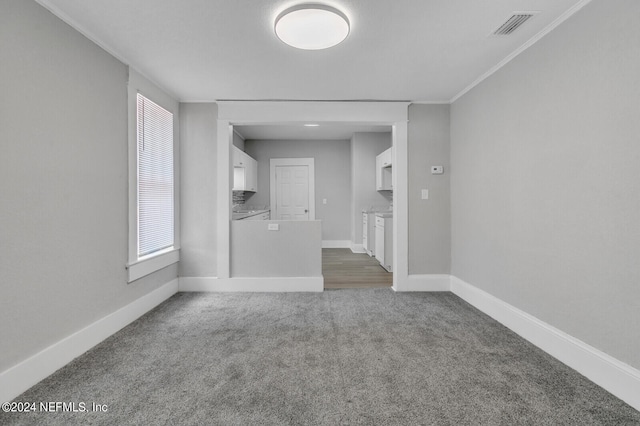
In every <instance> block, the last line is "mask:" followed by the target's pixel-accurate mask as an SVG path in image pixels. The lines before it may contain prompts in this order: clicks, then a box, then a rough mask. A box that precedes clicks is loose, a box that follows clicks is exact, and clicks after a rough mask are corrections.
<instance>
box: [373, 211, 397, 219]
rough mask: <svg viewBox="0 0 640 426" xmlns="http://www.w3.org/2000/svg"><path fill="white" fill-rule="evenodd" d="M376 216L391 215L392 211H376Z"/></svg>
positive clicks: (384, 216)
mask: <svg viewBox="0 0 640 426" xmlns="http://www.w3.org/2000/svg"><path fill="white" fill-rule="evenodd" d="M376 216H378V217H383V218H386V217H393V212H376Z"/></svg>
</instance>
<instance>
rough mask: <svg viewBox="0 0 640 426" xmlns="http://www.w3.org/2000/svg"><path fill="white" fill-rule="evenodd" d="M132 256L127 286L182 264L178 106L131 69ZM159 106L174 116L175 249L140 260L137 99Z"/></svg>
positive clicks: (129, 108) (129, 98)
mask: <svg viewBox="0 0 640 426" xmlns="http://www.w3.org/2000/svg"><path fill="white" fill-rule="evenodd" d="M127 90H128V115H129V137H128V140H129V151H128V154H129V221H128V222H129V255H128V263H127V265H126V267H127V270H128V282H132V281H135V280H137V279H139V278H142V277H144V276H146V275H149V274H151V273H153V272H155V271H158V270H160V269H162V268H165V267H167V266H169V265H171V264H174V263H176V262H178V261H179V260H180V226H179V224H180V211H179V202H178V201H179V199H180V193H179V188H180V182H179V180H180V179H179V177H180V170H179V164H180V150H179V134H180V132H179V128H178V124H179V111H180V110H179V103H178V102H177V101H176V100H175V99H173V98H172V97H170V96H169V95H167V94H166V93H164V92H163V91H162V90H160V89H159V88H158V87H157V86H155V85H154V84H153V83H151V82H150V81H149V80H147V79H146V78H144V77H143V76H142V75H140V74H139V73H138V72H136V71H135V70H133V69H129V84H128V88H127ZM138 93H140V94H141V95H143V96H144V97H146V98H147V99H149V100H151V101H153V102H155V103H156V104H158V105H160V106H161V107H162V108H164V109H166V110H167V111H169V112H171V113H172V114H173V186H174V187H173V202H174V215H173V234H174V242H173V247H169V248H167V249H165V250H161V251H158V252H155V253H151V254H149V255H146V256H142V257H138V134H137V120H138V116H137V112H138V109H137V95H138Z"/></svg>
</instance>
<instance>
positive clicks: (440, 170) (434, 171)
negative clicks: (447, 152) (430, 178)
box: [431, 166, 444, 175]
mask: <svg viewBox="0 0 640 426" xmlns="http://www.w3.org/2000/svg"><path fill="white" fill-rule="evenodd" d="M442 173H444V168H443V167H442V166H431V174H432V175H441V174H442Z"/></svg>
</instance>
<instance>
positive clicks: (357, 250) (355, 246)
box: [351, 244, 367, 253]
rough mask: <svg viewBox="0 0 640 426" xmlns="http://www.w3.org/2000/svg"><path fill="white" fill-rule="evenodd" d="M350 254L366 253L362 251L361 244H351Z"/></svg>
mask: <svg viewBox="0 0 640 426" xmlns="http://www.w3.org/2000/svg"><path fill="white" fill-rule="evenodd" d="M351 252H352V253H366V252H367V251H366V250H365V249H364V246H363V245H362V244H351Z"/></svg>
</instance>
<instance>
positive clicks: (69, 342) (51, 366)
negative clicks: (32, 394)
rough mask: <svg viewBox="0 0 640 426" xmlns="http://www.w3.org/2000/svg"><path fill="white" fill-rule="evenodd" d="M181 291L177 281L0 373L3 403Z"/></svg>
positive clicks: (0, 400)
mask: <svg viewBox="0 0 640 426" xmlns="http://www.w3.org/2000/svg"><path fill="white" fill-rule="evenodd" d="M177 292H178V279H177V278H176V279H174V280H173V281H171V282H169V283H167V284H165V285H163V286H162V287H160V288H158V289H156V290H154V291H152V292H151V293H148V294H146V295H144V296H142V297H141V298H139V299H137V300H135V301H133V302H131V303H129V304H128V305H126V306H124V307H122V308H120V309H118V310H117V311H115V312H113V313H111V314H109V315H107V316H106V317H104V318H101V319H99V320H98V321H96V322H94V323H93V324H90V325H88V326H87V327H85V328H83V329H82V330H80V331H77V332H75V333H73V334H72V335H70V336H67V337H65V338H64V339H62V340H60V341H59V342H56V343H54V344H53V345H51V346H49V347H48V348H46V349H43V350H42V351H40V352H38V353H37V354H35V355H33V356H31V357H30V358H27V359H26V360H24V361H22V362H21V363H19V364H17V365H15V366H13V367H11V368H9V369H8V370H6V371H3V372H2V373H0V402H5V401H11V400H12V399H13V398H15V397H17V396H18V395H20V394H21V393H22V392H24V391H26V390H27V389H29V388H30V387H32V386H33V385H35V384H36V383H38V382H40V381H41V380H43V379H45V378H46V377H48V376H50V375H51V374H53V373H54V372H55V371H56V370H58V369H60V368H62V367H64V366H65V365H66V364H68V363H69V362H71V361H73V359H75V358H77V357H78V356H80V355H82V354H83V353H85V352H86V351H88V350H89V349H91V348H92V347H94V346H95V345H97V344H98V343H100V342H102V341H103V340H104V339H106V338H107V337H109V336H111V335H112V334H114V333H116V332H117V331H119V330H121V329H122V328H124V327H125V326H127V325H129V324H130V323H132V322H133V321H135V320H136V319H138V318H140V317H141V316H142V315H144V314H146V313H147V312H149V311H150V310H151V309H153V308H155V307H156V306H158V305H159V304H160V303H162V302H164V301H165V300H167V299H168V298H170V297H171V296H173V295H174V294H176V293H177Z"/></svg>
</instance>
